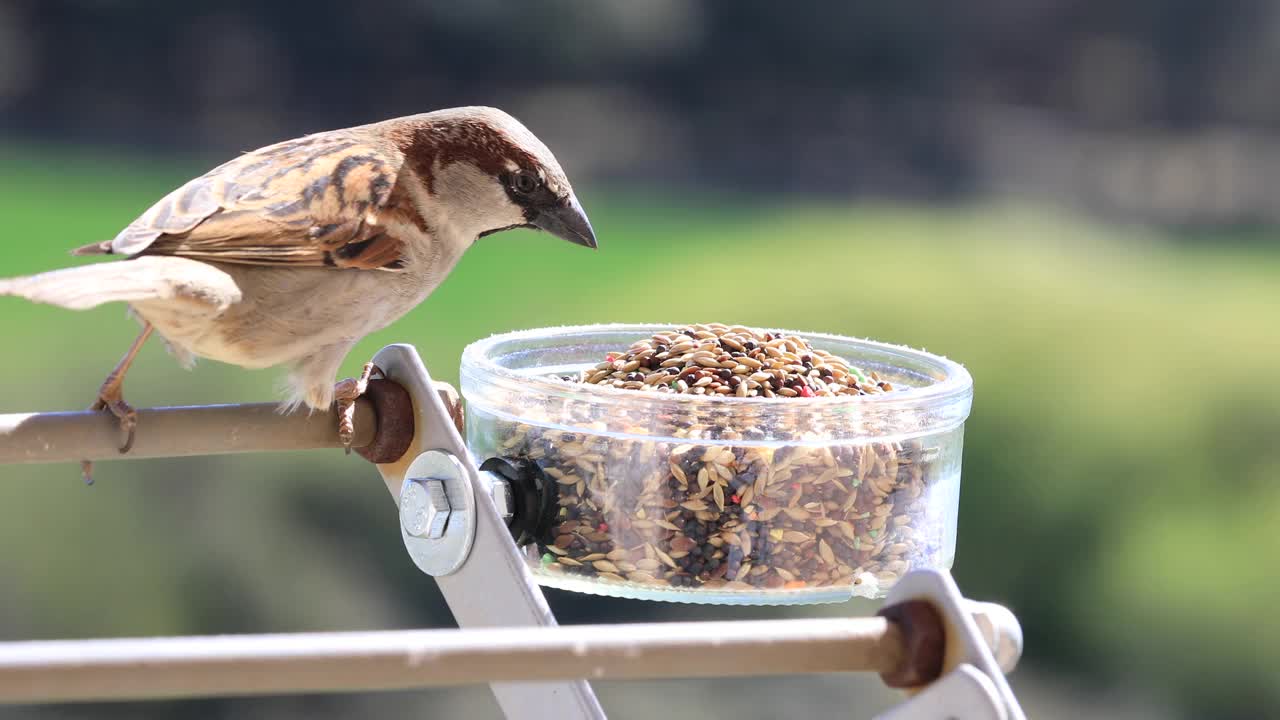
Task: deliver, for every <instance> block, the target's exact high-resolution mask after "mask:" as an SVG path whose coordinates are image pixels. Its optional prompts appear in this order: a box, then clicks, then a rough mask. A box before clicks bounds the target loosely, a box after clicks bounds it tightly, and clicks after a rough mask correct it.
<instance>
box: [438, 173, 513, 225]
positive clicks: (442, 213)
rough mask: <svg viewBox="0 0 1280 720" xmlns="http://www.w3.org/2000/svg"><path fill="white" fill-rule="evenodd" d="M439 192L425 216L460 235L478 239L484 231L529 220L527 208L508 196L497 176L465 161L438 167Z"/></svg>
mask: <svg viewBox="0 0 1280 720" xmlns="http://www.w3.org/2000/svg"><path fill="white" fill-rule="evenodd" d="M434 174H435V182H434V186H435V191H436V192H435V194H434V195H432V196H431V198H430V200H429V201H428V203H426V204H428V205H429V206H430V207H429V208H427V209H426V210H427V212H426V213H424V215H428V216H429V217H426V218H425V219H426V220H427V221H428V223H433V226H434V227H439V226H442V225H445V226H449V228H450V229H451V230H453V231H454V232H455V233H457V234H458V235H459V236H464V237H467V238H469V239H475V238H476V236H478V235H480V233H483V232H487V231H490V230H496V229H498V228H503V227H510V226H512V225H520V224H523V223H524V222H525V219H524V211H523V209H521V208H520V207H519V206H517V205H516V204H515V203H513V202H511V198H510V197H508V196H507V191H506V189H505V188H503V187H502V183H501V182H499V181H498V179H497V178H495V177H492V176H490V175H488V174H486V173H483V172H481V171H480V170H479V169H478V168H476V167H475V166H473V165H470V164H468V163H465V162H457V163H451V164H449V165H446V166H444V167H440V166H437V167H436V168H435V172H434Z"/></svg>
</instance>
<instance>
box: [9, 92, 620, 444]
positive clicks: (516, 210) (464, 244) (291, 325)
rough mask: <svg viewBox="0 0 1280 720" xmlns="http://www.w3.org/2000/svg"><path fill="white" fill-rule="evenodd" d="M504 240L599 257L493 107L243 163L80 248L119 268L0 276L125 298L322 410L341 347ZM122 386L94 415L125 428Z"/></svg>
mask: <svg viewBox="0 0 1280 720" xmlns="http://www.w3.org/2000/svg"><path fill="white" fill-rule="evenodd" d="M512 227H535V228H540V229H543V230H546V231H548V232H551V233H552V234H555V235H557V236H559V237H561V238H564V239H566V240H569V241H571V242H574V243H577V244H580V245H586V246H588V247H595V236H594V233H593V232H592V230H591V225H590V223H589V222H588V221H587V219H586V215H585V214H584V213H583V212H582V208H581V206H580V205H579V204H578V202H577V199H576V198H575V197H574V195H573V189H572V188H571V187H570V185H569V182H568V180H567V179H566V178H565V175H564V172H563V171H562V170H561V169H560V166H559V164H558V163H557V162H556V160H555V158H554V156H553V155H552V154H551V152H550V151H549V150H548V149H547V148H546V146H545V145H543V144H542V143H541V142H540V141H539V140H538V139H537V138H536V137H534V136H533V134H532V133H530V132H529V131H528V130H527V129H526V128H525V127H524V126H523V125H521V124H520V123H519V122H518V121H516V120H515V119H514V118H512V117H511V116H509V115H507V114H506V113H503V112H501V111H499V110H494V109H492V108H455V109H452V110H442V111H438V112H434V113H427V114H424V115H414V116H410V117H404V118H396V119H393V120H387V121H385V122H380V123H374V124H371V125H363V126H359V127H354V128H347V129H343V130H334V131H330V132H322V133H318V134H314V135H308V136H305V137H301V138H297V139H294V140H287V141H285V142H281V143H277V144H274V145H268V146H266V147H263V148H261V149H258V150H254V151H252V152H249V153H245V154H243V155H241V156H239V157H237V158H235V159H234V160H231V161H229V162H227V163H225V164H223V165H220V166H218V167H216V168H214V169H213V170H210V171H209V172H207V173H205V174H204V175H201V176H200V177H198V178H195V179H193V180H191V181H190V182H188V183H186V184H185V185H183V186H182V187H180V188H178V189H176V190H174V191H173V192H172V193H170V194H169V195H167V196H165V197H164V198H163V199H161V200H160V201H159V202H157V203H156V204H155V205H154V206H152V207H151V208H150V209H149V210H147V211H146V212H145V213H143V214H142V215H141V216H140V217H139V218H138V219H137V220H135V221H134V222H132V223H130V224H129V226H128V227H126V228H125V229H124V230H122V231H121V232H120V234H118V235H117V236H116V237H115V238H114V239H112V240H110V241H107V242H100V243H94V244H91V245H86V246H84V247H82V248H79V249H78V250H75V251H74V253H75V254H78V255H89V254H110V255H121V256H126V257H127V258H128V259H127V260H125V261H124V262H122V263H113V264H107V265H101V264H99V265H90V266H85V267H79V268H73V269H68V270H59V271H54V272H49V273H44V274H42V275H36V276H32V277H29V278H16V279H13V280H7V281H5V280H0V296H3V295H17V296H20V297H25V298H28V299H31V300H34V301H38V302H48V303H53V304H57V305H62V306H64V307H70V308H75V309H82V308H86V307H93V306H95V305H98V304H101V303H103V302H111V301H124V302H128V303H129V305H130V309H131V311H132V312H133V313H134V314H135V315H136V316H137V317H138V318H139V319H140V320H141V321H142V322H143V324H144V327H146V328H148V329H149V328H151V327H154V329H155V331H156V332H157V333H158V334H159V335H161V336H162V337H163V338H164V340H165V342H166V344H167V345H168V346H169V348H170V350H171V351H172V352H174V354H175V355H177V356H178V358H179V359H180V360H182V361H183V362H184V363H187V362H189V361H190V360H192V359H194V358H195V357H207V358H212V359H215V360H221V361H224V362H229V363H233V364H237V365H241V366H245V367H266V366H273V365H284V366H287V367H289V368H290V370H291V375H290V384H291V387H292V394H291V402H293V403H305V404H307V405H309V406H311V407H314V408H323V407H327V406H328V405H329V404H330V403H331V402H332V400H333V398H334V393H333V387H334V386H333V380H334V375H335V374H336V372H337V369H338V366H339V364H340V363H341V362H342V360H343V358H344V357H345V356H346V354H347V351H348V350H350V348H351V346H352V345H354V344H355V343H356V342H357V341H359V340H360V339H361V338H363V337H364V336H365V335H367V334H368V333H370V332H373V331H375V330H378V329H380V328H382V327H385V326H386V325H388V324H390V323H391V322H392V321H394V320H395V319H397V318H398V317H400V316H401V315H403V314H404V313H406V312H408V311H409V310H410V309H412V308H413V307H414V306H416V305H417V304H418V303H419V302H421V301H422V300H423V299H425V298H426V296H427V295H428V294H429V293H430V292H431V291H432V290H433V289H434V288H435V287H436V286H437V285H438V284H439V283H440V282H441V281H442V280H443V279H444V277H445V276H446V275H447V274H448V273H449V271H450V270H451V269H452V268H453V266H454V264H455V263H456V262H457V261H458V259H459V258H460V257H461V255H462V253H463V252H464V251H465V250H466V249H467V248H468V247H470V246H471V245H472V244H473V243H474V242H475V241H476V240H477V239H478V238H480V237H483V236H485V235H488V234H491V233H493V232H497V231H500V230H504V229H508V228H512ZM144 337H145V335H144ZM129 359H131V358H129ZM125 366H126V367H127V363H126V364H125ZM121 377H123V371H121V372H119V373H115V374H113V375H112V377H111V378H109V381H108V383H107V384H105V385H104V386H103V389H102V391H101V393H100V396H101V398H100V400H101V402H100V403H99V404H100V405H105V406H106V407H108V408H110V409H112V411H113V412H116V413H117V414H119V415H122V419H124V420H126V424H127V423H128V420H127V417H129V416H130V413H131V411H128V410H127V408H128V406H127V405H125V404H124V403H123V399H122V398H121V397H120V387H119V386H120V382H119V380H120V378H121Z"/></svg>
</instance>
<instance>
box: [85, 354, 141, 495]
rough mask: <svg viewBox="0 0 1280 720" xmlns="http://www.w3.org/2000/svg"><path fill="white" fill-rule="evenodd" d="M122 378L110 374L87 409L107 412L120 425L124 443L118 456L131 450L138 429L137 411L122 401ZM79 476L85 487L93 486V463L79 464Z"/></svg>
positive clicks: (87, 461)
mask: <svg viewBox="0 0 1280 720" xmlns="http://www.w3.org/2000/svg"><path fill="white" fill-rule="evenodd" d="M123 380H124V377H123V375H117V374H115V373H112V374H111V376H109V377H108V378H107V381H106V382H104V383H102V387H101V388H99V389H98V399H97V400H95V401H94V403H93V404H92V405H90V406H89V409H90V410H91V411H94V412H99V411H102V410H107V411H109V412H110V413H111V414H112V415H114V416H116V420H117V422H118V423H119V424H120V432H121V433H123V434H124V442H122V443H121V444H120V448H119V450H120V454H121V455H124V454H125V453H127V452H129V451H130V450H132V449H133V438H134V435H135V434H136V432H137V429H138V411H137V410H134V409H133V406H132V405H130V404H129V403H127V402H125V400H124V382H123ZM80 475H81V476H82V477H83V478H84V482H85V484H86V485H92V484H93V463H92V462H90V461H89V460H82V461H81V462H80Z"/></svg>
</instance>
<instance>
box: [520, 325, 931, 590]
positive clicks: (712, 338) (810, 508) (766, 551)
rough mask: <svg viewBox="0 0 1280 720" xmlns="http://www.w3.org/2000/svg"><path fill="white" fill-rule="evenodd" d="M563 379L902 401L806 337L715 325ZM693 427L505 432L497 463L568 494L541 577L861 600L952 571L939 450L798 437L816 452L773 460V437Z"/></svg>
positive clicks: (731, 427)
mask: <svg viewBox="0 0 1280 720" xmlns="http://www.w3.org/2000/svg"><path fill="white" fill-rule="evenodd" d="M562 379H564V380H566V381H569V382H582V383H590V384H596V385H612V386H613V387H617V388H622V389H627V390H635V391H640V392H653V393H683V394H692V395H733V396H736V397H745V398H750V397H765V398H769V397H783V398H796V402H804V398H811V397H831V396H855V395H875V394H880V393H889V392H893V391H894V387H893V386H892V385H891V384H890V383H889V382H886V381H884V380H881V379H880V377H879V376H878V375H877V374H876V373H875V372H863V371H862V370H860V369H858V368H855V367H852V366H850V365H849V363H847V362H845V361H844V360H842V359H840V358H838V357H834V356H832V355H831V354H829V353H827V352H824V351H822V350H819V349H815V348H813V347H812V346H811V345H810V344H809V343H808V342H807V341H805V340H804V339H803V338H800V337H796V336H792V335H779V334H773V333H767V332H760V331H756V330H751V329H748V328H744V327H736V326H735V327H730V326H725V325H719V324H707V325H691V326H688V327H684V328H680V329H677V330H672V331H670V332H663V333H658V334H656V335H654V336H653V337H651V338H648V339H646V340H642V341H640V342H637V343H635V344H634V345H632V346H631V347H630V348H629V349H627V350H626V351H625V352H618V353H614V354H610V355H608V356H606V357H605V358H604V359H603V361H602V362H600V363H599V364H598V365H596V366H595V367H594V368H591V369H588V370H585V371H583V372H582V373H581V374H580V375H578V376H576V377H575V376H568V377H563V378H562ZM734 405H736V403H734ZM550 412H551V413H557V412H567V413H570V414H572V408H570V407H569V406H568V405H566V406H565V407H563V408H551V409H550ZM620 412H625V411H620ZM517 416H519V414H518V413H517ZM694 417H695V418H697V419H696V420H695V421H693V422H690V423H689V424H688V425H687V426H685V427H681V428H680V429H679V430H677V431H676V432H675V433H671V434H669V435H674V436H675V438H674V440H673V439H672V438H671V437H665V438H662V439H658V438H653V439H648V438H644V437H643V436H633V437H626V438H618V437H616V436H604V435H596V434H592V433H591V432H589V431H584V432H569V431H565V430H563V429H553V428H547V427H539V426H537V425H535V424H527V423H524V422H519V421H510V420H503V419H497V418H495V422H496V423H497V427H496V428H495V430H496V438H498V443H497V444H498V448H497V449H498V450H499V451H500V452H501V453H502V454H510V455H520V456H524V457H528V458H530V459H532V460H534V461H535V462H536V463H537V464H538V465H539V466H540V467H541V468H542V470H543V472H544V473H545V474H546V475H547V476H549V477H550V478H553V479H554V480H555V482H556V483H557V485H558V490H559V500H558V503H559V506H560V510H559V516H558V518H557V523H556V524H555V525H554V527H553V528H552V529H551V531H550V532H549V533H548V534H547V535H546V536H544V537H542V538H539V539H538V541H537V544H536V553H537V558H538V565H539V570H540V571H541V572H546V573H557V574H567V575H578V576H588V577H592V578H597V579H599V580H603V581H613V582H618V583H632V584H642V585H645V586H653V587H654V588H661V587H667V588H676V589H682V590H683V589H690V588H692V589H697V588H707V589H712V588H715V589H719V590H721V591H734V590H740V591H751V592H759V591H760V590H762V589H765V590H782V591H786V590H800V589H804V588H820V587H830V586H846V585H847V586H859V585H862V586H864V587H862V588H858V589H854V588H852V587H851V590H855V591H856V592H858V593H859V594H868V595H875V594H879V593H882V592H883V591H884V590H885V589H887V587H888V585H891V584H892V583H893V582H894V581H895V580H896V579H897V578H898V577H900V576H901V575H902V574H903V573H905V572H906V571H907V570H909V569H911V568H913V567H917V566H935V565H936V564H937V563H938V562H939V561H940V560H941V558H940V557H939V556H940V555H941V553H942V545H943V532H942V523H941V522H940V521H939V519H938V518H936V517H933V516H932V515H931V514H930V513H929V512H928V508H929V504H930V503H929V491H930V488H931V486H933V485H934V484H935V483H936V481H937V479H938V478H937V476H938V475H939V474H940V471H939V470H938V468H936V467H935V464H934V462H933V461H934V460H935V458H936V457H937V455H938V450H937V448H929V447H925V445H924V444H922V443H921V442H920V441H916V440H912V441H907V442H863V443H859V444H829V443H828V442H824V436H827V437H829V434H825V433H823V431H822V428H820V427H801V428H796V429H795V430H796V431H797V433H798V434H799V435H801V436H803V437H805V438H806V439H809V440H810V441H809V442H805V443H802V444H793V445H784V446H778V445H777V444H776V443H767V442H764V441H765V440H766V439H767V438H769V437H770V436H771V433H770V432H769V431H770V430H771V428H762V427H759V426H758V425H756V424H751V423H750V421H748V422H745V423H742V424H745V426H740V425H741V424H735V423H734V422H725V421H724V416H723V415H722V414H721V415H716V414H711V413H709V414H707V415H706V416H705V417H699V416H696V415H695V416H694ZM743 417H750V416H749V415H748V414H743ZM567 420H568V423H569V424H572V421H573V418H572V417H570V418H567ZM651 420H652V418H644V417H633V418H627V422H633V423H635V424H636V426H637V427H641V426H643V424H645V423H646V422H649V421H651ZM703 420H705V422H703ZM534 422H536V420H535V421H534ZM796 422H797V424H803V423H804V422H805V421H804V420H797V421H796ZM561 427H563V424H562V425H561ZM793 434H796V433H793ZM753 441H754V442H753Z"/></svg>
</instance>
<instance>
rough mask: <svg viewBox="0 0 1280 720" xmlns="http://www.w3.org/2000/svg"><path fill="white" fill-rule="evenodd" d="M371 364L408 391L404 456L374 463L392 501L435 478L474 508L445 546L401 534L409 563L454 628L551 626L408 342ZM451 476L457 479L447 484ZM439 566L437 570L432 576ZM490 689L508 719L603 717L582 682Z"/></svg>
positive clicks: (484, 483) (485, 484)
mask: <svg viewBox="0 0 1280 720" xmlns="http://www.w3.org/2000/svg"><path fill="white" fill-rule="evenodd" d="M373 362H374V364H375V365H377V366H378V368H380V369H381V370H382V373H383V375H384V376H385V377H386V378H387V379H388V380H391V381H394V382H396V383H398V384H400V385H401V386H402V387H403V388H404V389H405V390H407V391H408V393H409V396H410V397H411V398H412V400H413V417H414V428H413V440H412V441H411V442H410V444H409V449H408V451H407V452H405V454H404V455H403V456H402V457H401V458H400V459H399V460H396V461H395V462H391V463H386V464H382V465H378V466H377V467H378V472H379V473H381V474H382V479H383V482H385V483H386V485H387V489H388V490H389V491H390V492H391V495H392V497H394V498H396V501H397V503H400V502H401V496H402V490H403V488H404V485H405V481H406V479H411V478H417V477H421V478H426V479H430V478H435V479H440V480H445V481H446V494H447V496H448V501H449V503H450V505H451V506H452V505H453V503H454V502H455V497H456V498H457V499H458V501H461V502H462V503H464V504H465V503H470V505H471V507H472V508H473V509H474V511H473V512H471V511H468V510H466V508H465V506H464V513H463V517H464V518H465V520H470V521H471V522H465V521H464V522H465V527H453V528H452V530H453V531H460V533H459V534H457V535H452V536H451V526H453V523H454V520H455V519H456V518H457V517H458V516H456V515H454V514H453V513H452V512H451V513H450V516H449V520H448V524H447V525H446V526H445V531H444V538H443V539H448V542H447V543H441V542H437V541H433V540H430V539H424V538H420V537H409V536H407V535H406V536H405V544H406V547H408V548H409V552H410V555H411V556H412V557H413V558H414V562H415V563H416V564H418V566H419V567H421V568H423V570H424V571H426V572H428V573H430V574H432V575H434V576H435V579H436V583H437V585H438V586H439V587H440V592H441V593H442V594H443V595H444V598H445V601H446V602H448V604H449V609H450V610H451V611H452V612H453V616H454V619H455V620H457V622H458V626H459V627H462V628H482V627H503V626H508V627H509V626H529V625H532V626H542V627H550V626H554V625H556V620H555V616H553V615H552V614H551V608H550V607H548V606H547V601H546V598H545V597H544V596H543V595H542V590H541V588H539V587H538V585H537V583H535V582H534V580H533V576H532V575H531V574H530V573H529V569H528V567H527V566H526V565H525V561H524V558H523V557H522V556H521V555H520V552H519V550H518V549H517V548H516V545H515V543H514V542H512V541H511V534H510V532H509V531H508V530H507V526H506V522H505V521H504V520H503V518H502V515H501V514H500V512H499V509H498V507H497V506H496V504H495V502H494V498H493V496H492V495H491V493H492V492H493V487H491V483H490V482H489V481H488V479H487V478H482V477H481V474H480V472H479V471H478V470H477V467H476V463H475V460H474V458H472V457H471V455H470V453H468V451H467V448H466V444H465V443H464V442H463V439H462V436H461V435H459V434H458V430H457V428H456V427H455V426H454V424H453V420H452V418H450V416H449V413H448V411H447V410H446V408H445V406H444V403H443V402H442V401H441V400H440V396H439V395H438V394H437V393H436V390H435V387H434V386H433V385H432V382H431V376H430V374H429V373H428V372H427V368H426V366H425V365H423V363H422V358H421V357H420V356H419V355H418V351H417V350H416V349H415V348H414V347H413V346H412V345H403V344H401V345H388V346H387V347H385V348H383V349H382V350H380V351H378V353H377V354H376V355H374V357H373ZM441 458H446V460H442V459H441ZM441 476H443V477H441ZM450 478H453V479H454V481H455V482H452V483H451V482H450ZM455 490H456V492H457V495H456V496H455V494H454V491H455ZM401 509H402V510H403V507H402V508H401ZM419 541H421V542H419ZM455 542H456V544H454V543H455ZM467 546H469V548H470V549H469V550H467ZM437 551H439V552H442V553H443V555H442V556H441V558H440V559H439V560H438V563H439V564H438V565H437V559H435V558H432V557H429V556H432V555H434V554H435V553H436V552H437ZM424 563H425V565H426V566H427V567H424ZM428 568H431V569H428ZM437 568H438V569H440V570H442V572H439V573H436V572H432V570H433V569H437ZM490 688H492V690H493V694H494V696H495V697H496V698H497V700H498V704H499V705H500V706H501V707H502V711H503V712H504V713H505V714H506V716H507V717H509V718H542V717H555V718H562V719H564V720H569V719H573V718H604V717H605V715H604V711H603V710H602V709H601V707H600V703H599V702H598V701H597V700H596V697H595V694H594V692H593V691H592V690H591V686H590V685H589V684H588V683H587V682H586V681H585V680H576V681H571V682H557V683H493V684H491V685H490Z"/></svg>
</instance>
